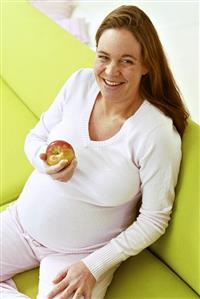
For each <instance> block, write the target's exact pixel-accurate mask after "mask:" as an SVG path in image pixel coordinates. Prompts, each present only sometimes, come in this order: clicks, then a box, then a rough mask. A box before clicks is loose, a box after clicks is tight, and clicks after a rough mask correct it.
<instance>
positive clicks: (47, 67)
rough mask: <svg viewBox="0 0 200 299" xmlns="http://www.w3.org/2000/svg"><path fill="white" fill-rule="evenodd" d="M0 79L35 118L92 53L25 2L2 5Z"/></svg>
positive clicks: (91, 59)
mask: <svg viewBox="0 0 200 299" xmlns="http://www.w3.org/2000/svg"><path fill="white" fill-rule="evenodd" d="M1 7H2V22H1V25H2V32H1V34H2V39H1V40H2V45H1V47H2V59H1V61H2V67H1V76H2V77H3V79H4V80H5V81H6V82H7V84H8V85H9V86H11V87H12V89H13V90H14V91H15V93H16V94H17V95H18V97H19V98H20V99H21V100H22V101H23V102H24V103H25V105H27V106H28V107H29V109H30V110H31V111H32V112H33V113H34V114H35V115H37V116H38V117H39V116H40V114H41V113H42V112H43V111H45V110H46V109H47V108H48V107H49V105H50V103H51V102H52V101H53V99H54V97H55V96H56V94H57V93H58V91H59V89H60V88H61V86H62V85H63V84H64V82H65V81H66V79H67V78H68V77H69V75H71V74H72V73H73V72H74V71H76V70H77V69H79V68H82V67H91V66H92V65H93V62H94V56H95V53H94V51H92V50H91V49H89V48H88V47H87V46H86V45H84V44H82V43H81V42H80V41H79V40H78V39H76V38H75V37H74V36H72V35H71V34H70V33H68V32H66V31H65V30H64V29H62V28H61V27H60V26H59V25H57V24H56V23H54V22H53V21H52V20H51V19H49V18H48V17H47V16H45V15H43V14H42V13H41V12H40V11H39V10H37V9H36V8H34V7H33V6H32V5H31V4H30V3H29V2H28V1H25V0H21V1H16V2H15V1H3V2H2V4H1Z"/></svg>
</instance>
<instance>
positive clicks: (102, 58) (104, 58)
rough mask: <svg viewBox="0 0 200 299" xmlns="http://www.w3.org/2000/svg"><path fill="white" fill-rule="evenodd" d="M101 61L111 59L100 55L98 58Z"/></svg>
mask: <svg viewBox="0 0 200 299" xmlns="http://www.w3.org/2000/svg"><path fill="white" fill-rule="evenodd" d="M97 57H98V58H99V59H100V60H101V61H107V60H108V59H109V58H108V56H105V55H102V54H99V55H98V56H97Z"/></svg>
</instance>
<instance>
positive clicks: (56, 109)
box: [24, 72, 78, 172]
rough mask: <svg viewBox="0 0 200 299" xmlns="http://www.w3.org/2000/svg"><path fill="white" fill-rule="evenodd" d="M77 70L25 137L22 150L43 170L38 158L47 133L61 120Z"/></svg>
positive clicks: (44, 144) (35, 165)
mask: <svg viewBox="0 0 200 299" xmlns="http://www.w3.org/2000/svg"><path fill="white" fill-rule="evenodd" d="M77 73H78V72H75V73H74V74H73V75H72V76H71V77H70V78H69V79H68V80H67V81H66V82H65V84H64V85H63V87H62V88H61V90H60V91H59V93H58V95H57V96H56V98H55V100H54V101H53V103H52V104H51V106H50V107H49V109H48V110H47V111H46V112H44V113H42V115H41V117H40V120H39V122H38V123H37V124H36V126H35V127H34V128H33V129H32V130H30V132H29V134H28V135H27V137H26V140H25V145H24V151H25V154H26V156H27V158H28V160H29V161H30V163H31V164H32V166H33V167H34V168H36V169H37V170H38V171H40V172H45V169H44V162H43V161H42V160H41V159H40V158H39V155H40V153H44V152H45V151H46V148H47V140H48V135H49V133H50V132H51V130H52V129H53V127H54V126H55V125H56V124H57V123H59V122H60V121H61V120H62V116H63V107H64V105H66V103H67V101H68V94H69V91H70V90H71V89H72V88H73V82H74V80H75V79H76V76H77Z"/></svg>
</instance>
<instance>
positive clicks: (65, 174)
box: [40, 153, 77, 182]
mask: <svg viewBox="0 0 200 299" xmlns="http://www.w3.org/2000/svg"><path fill="white" fill-rule="evenodd" d="M40 159H41V160H42V161H43V163H44V169H45V173H47V174H48V175H50V176H51V177H52V178H53V179H54V180H58V181H60V182H67V181H68V180H69V179H71V177H72V176H73V174H74V171H75V169H76V166H77V160H76V159H73V160H72V162H71V163H70V164H69V165H68V160H61V161H60V162H58V163H57V164H55V165H52V166H49V165H48V164H47V163H46V159H47V156H46V154H45V153H42V154H40Z"/></svg>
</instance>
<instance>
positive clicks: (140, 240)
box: [82, 126, 181, 279]
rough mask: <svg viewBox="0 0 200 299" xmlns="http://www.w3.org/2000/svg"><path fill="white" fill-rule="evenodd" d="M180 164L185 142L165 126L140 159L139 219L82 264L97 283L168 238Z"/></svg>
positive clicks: (148, 144) (150, 141)
mask: <svg viewBox="0 0 200 299" xmlns="http://www.w3.org/2000/svg"><path fill="white" fill-rule="evenodd" d="M180 161H181V139H180V137H179V135H178V133H177V132H176V131H175V130H173V129H172V130H169V127H166V126H162V127H159V128H158V129H156V130H154V131H153V132H152V133H151V134H150V135H149V136H148V139H147V140H145V145H144V147H143V149H142V151H141V153H140V159H139V164H140V165H139V168H140V179H141V192H142V205H141V208H140V211H139V216H138V218H137V219H136V221H134V223H133V224H132V225H130V226H129V227H128V228H127V229H126V230H124V231H123V232H122V233H120V234H119V235H118V236H117V237H116V238H113V239H112V240H111V241H110V242H109V243H108V244H107V245H105V246H104V247H102V248H100V249H98V250H97V251H95V252H93V253H92V254H90V255H88V256H87V257H86V258H84V259H83V260H82V261H83V262H84V264H85V265H86V266H87V267H88V269H89V270H90V271H91V273H92V274H93V276H94V277H95V278H96V279H98V278H99V277H100V276H101V275H102V274H103V273H104V272H106V271H107V270H108V269H110V268H111V267H113V266H115V265H116V264H118V263H120V262H122V261H124V260H126V259H127V258H128V257H130V256H132V255H136V254H138V253H139V252H140V251H142V250H143V249H144V248H146V247H148V246H149V245H151V244H152V243H153V242H155V241H156V240H157V239H158V238H159V237H160V236H161V235H162V234H164V232H165V230H166V227H167V226H168V223H169V220H170V214H171V211H172V207H173V202H174V189H175V186H176V183H177V178H178V173H179V167H180Z"/></svg>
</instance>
